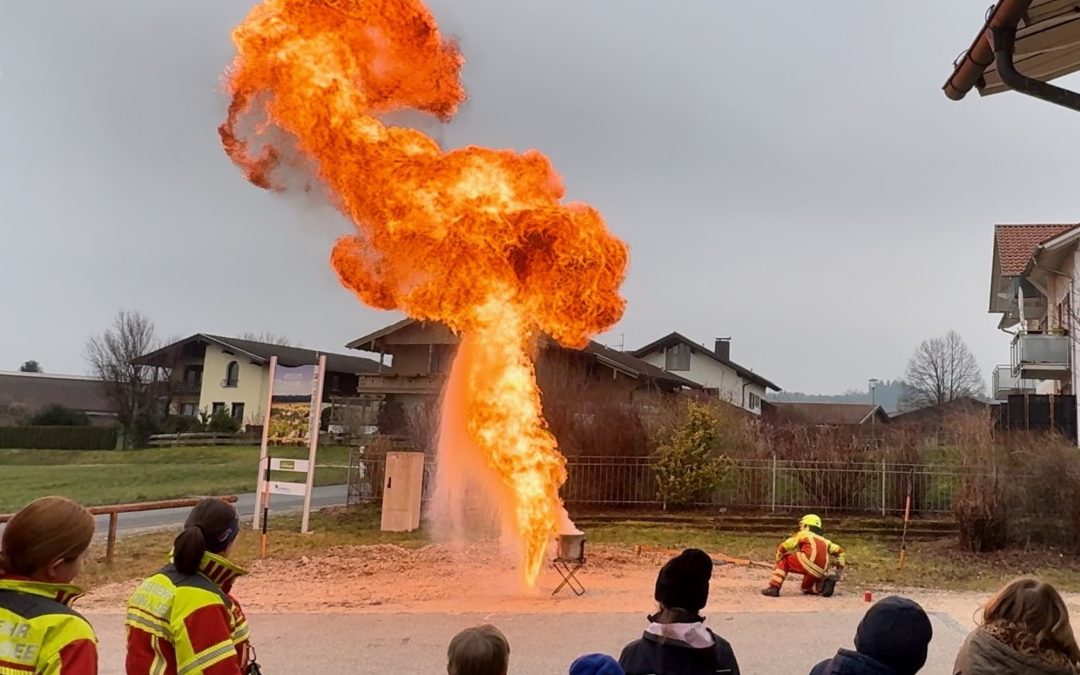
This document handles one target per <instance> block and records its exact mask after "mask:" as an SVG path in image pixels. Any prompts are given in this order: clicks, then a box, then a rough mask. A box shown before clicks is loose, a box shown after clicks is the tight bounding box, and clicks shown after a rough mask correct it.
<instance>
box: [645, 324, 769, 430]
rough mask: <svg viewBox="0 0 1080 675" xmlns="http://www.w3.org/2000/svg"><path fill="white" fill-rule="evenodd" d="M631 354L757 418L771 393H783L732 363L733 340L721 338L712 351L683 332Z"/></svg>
mask: <svg viewBox="0 0 1080 675" xmlns="http://www.w3.org/2000/svg"><path fill="white" fill-rule="evenodd" d="M631 353H632V354H633V355H634V356H635V357H637V358H639V359H641V360H642V361H645V362H646V363H648V364H651V365H653V366H655V367H657V368H660V369H662V370H664V371H665V372H668V373H672V374H677V375H679V376H681V377H684V378H686V379H688V380H691V381H693V382H696V383H698V384H699V385H701V386H702V387H703V388H704V389H705V390H706V391H707V392H708V393H710V394H713V395H715V396H717V397H718V398H720V399H721V400H723V401H726V402H728V403H730V404H732V405H734V406H737V407H739V408H742V409H743V410H746V411H749V412H751V413H753V414H755V415H760V414H761V407H762V402H763V401H764V400H765V394H766V392H767V391H768V390H770V389H771V390H772V391H780V387H778V386H776V385H775V384H773V383H772V382H770V381H769V380H767V379H765V378H764V377H762V376H761V375H758V374H757V373H755V372H754V371H752V370H750V369H749V368H744V367H743V366H740V365H739V364H737V363H735V362H734V361H732V360H731V341H730V340H726V339H718V340H716V343H715V348H713V349H709V348H708V347H705V346H704V345H701V344H698V343H696V342H694V341H693V340H690V339H689V338H687V337H685V336H684V335H682V334H680V333H669V334H668V335H665V336H664V337H662V338H660V339H659V340H655V341H653V342H650V343H649V344H647V345H645V346H644V347H642V348H640V349H637V350H635V351H633V352H631Z"/></svg>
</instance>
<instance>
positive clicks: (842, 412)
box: [770, 401, 888, 424]
mask: <svg viewBox="0 0 1080 675" xmlns="http://www.w3.org/2000/svg"><path fill="white" fill-rule="evenodd" d="M770 405H772V406H773V408H775V410H776V416H777V417H778V418H779V419H781V420H785V421H793V422H804V423H808V424H864V423H867V422H869V421H870V417H871V413H873V412H874V411H879V413H880V414H881V415H882V416H883V419H888V415H886V414H885V411H884V410H882V408H881V406H875V405H871V404H869V403H783V402H780V401H770Z"/></svg>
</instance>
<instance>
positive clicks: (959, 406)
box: [890, 397, 990, 424]
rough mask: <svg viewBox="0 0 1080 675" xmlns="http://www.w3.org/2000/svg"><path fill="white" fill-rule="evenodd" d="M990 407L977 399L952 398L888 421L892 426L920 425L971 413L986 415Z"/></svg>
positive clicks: (910, 411) (897, 415)
mask: <svg viewBox="0 0 1080 675" xmlns="http://www.w3.org/2000/svg"><path fill="white" fill-rule="evenodd" d="M989 408H990V405H989V404H988V403H986V402H985V401H980V400H979V399H977V398H969V397H963V398H954V399H953V400H951V401H946V402H945V403H942V404H940V405H931V406H927V407H925V408H918V409H916V410H909V411H908V412H904V413H899V414H896V415H893V416H892V417H891V418H890V420H891V421H892V422H893V423H894V424H910V423H915V424H921V423H923V422H939V421H943V420H945V419H947V418H949V417H951V416H954V415H963V414H971V413H979V414H986V413H987V412H988V410H989Z"/></svg>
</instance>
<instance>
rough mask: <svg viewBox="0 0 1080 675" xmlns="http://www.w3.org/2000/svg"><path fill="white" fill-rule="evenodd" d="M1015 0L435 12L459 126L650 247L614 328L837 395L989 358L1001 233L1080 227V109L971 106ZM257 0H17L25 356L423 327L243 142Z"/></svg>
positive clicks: (16, 148)
mask: <svg viewBox="0 0 1080 675" xmlns="http://www.w3.org/2000/svg"><path fill="white" fill-rule="evenodd" d="M987 2H988V0H963V1H960V0H956V1H954V2H940V1H939V0H934V1H931V0H918V1H916V0H912V1H911V2H905V3H899V4H897V3H880V2H866V1H865V0H845V1H837V2H831V3H825V4H822V3H797V2H778V3H746V2H744V3H735V2H728V1H722V0H680V1H679V2H660V1H659V0H653V1H650V2H644V1H641V0H584V1H583V0H545V2H528V3H527V2H516V1H515V2H507V1H506V0H431V2H430V6H431V7H432V10H433V11H434V12H435V14H436V16H437V18H438V20H439V22H440V25H441V26H442V28H443V30H444V32H445V33H447V34H449V35H453V36H456V37H457V38H458V39H459V40H460V42H461V46H462V49H463V50H464V53H465V56H466V59H467V64H466V66H465V68H464V71H463V77H464V80H465V84H466V86H467V88H468V90H469V93H470V97H471V100H470V102H469V103H468V105H467V106H466V107H465V108H464V109H463V110H462V112H461V114H460V115H459V117H458V118H457V119H456V120H455V121H454V122H453V123H452V124H451V125H450V126H449V127H447V128H446V129H445V130H444V131H443V132H442V137H443V139H444V140H445V142H446V143H447V144H449V145H452V146H456V145H463V144H469V143H475V144H482V145H490V146H496V147H512V148H517V149H527V148H534V147H535V148H539V149H541V150H542V151H543V152H545V153H547V154H548V155H549V156H550V157H551V158H552V160H553V162H554V164H555V166H556V167H557V169H558V170H559V171H560V173H562V175H563V176H564V178H565V182H566V185H567V187H568V192H569V196H570V197H571V198H573V199H576V200H577V199H580V200H585V201H588V202H591V203H592V204H594V205H596V206H597V207H598V208H599V209H600V210H601V211H602V213H603V214H604V216H605V217H606V219H607V222H608V224H609V226H610V227H611V229H612V230H613V231H614V232H615V233H616V234H618V235H619V236H621V237H622V238H624V239H625V240H626V241H627V242H629V244H630V248H631V264H630V272H629V277H628V279H627V281H626V284H625V285H624V292H625V295H626V297H627V298H628V300H629V305H628V308H627V311H626V315H625V317H624V319H623V321H622V323H621V324H620V325H619V326H618V327H617V328H616V330H615V331H613V332H612V333H611V334H608V335H605V336H603V337H602V341H604V342H606V343H608V344H615V345H616V346H617V345H619V344H623V343H625V345H626V346H627V347H628V348H629V347H635V346H639V345H641V344H644V343H646V342H648V341H650V340H652V339H654V338H655V337H658V336H659V335H661V334H665V333H667V332H669V331H672V330H678V331H681V332H683V333H684V334H686V335H688V336H691V337H692V338H694V339H696V340H698V341H700V342H708V343H710V344H711V342H712V339H713V338H714V337H717V336H731V337H732V338H733V339H734V340H733V347H732V355H733V358H735V360H737V361H738V362H740V363H741V364H743V365H745V366H748V367H750V368H753V369H754V370H756V371H758V372H760V373H762V374H763V375H765V376H766V377H768V378H770V379H772V380H773V381H775V382H777V383H778V384H780V385H781V386H782V387H784V388H785V389H791V390H805V391H811V392H819V393H828V392H836V391H840V390H843V389H846V388H849V387H865V386H866V380H867V378H871V377H877V378H883V379H884V378H892V377H897V376H899V375H901V374H902V371H903V368H904V364H905V362H906V360H907V357H908V356H909V355H910V353H911V352H912V351H913V350H914V348H915V347H916V345H917V344H918V342H919V341H920V340H922V339H923V338H925V337H928V336H932V335H936V334H942V333H944V332H945V331H947V330H948V329H950V328H955V329H956V330H958V331H960V332H961V334H962V335H963V336H964V338H965V339H966V340H967V341H968V343H969V344H970V345H971V346H972V348H973V349H974V351H975V353H976V355H977V356H978V358H979V361H980V363H981V364H982V365H983V367H984V368H985V369H986V370H987V371H989V369H990V368H992V367H993V365H994V364H996V363H1000V362H1003V361H1007V360H1008V341H1007V338H1006V336H1004V335H1003V334H1001V333H998V332H997V331H996V330H995V326H996V319H995V318H994V317H992V316H990V315H988V314H987V312H986V308H987V297H988V294H989V290H988V284H989V276H990V254H991V241H992V225H993V224H994V223H995V222H1058V221H1062V222H1070V221H1077V220H1080V208H1078V207H1080V205H1078V204H1077V201H1076V194H1077V190H1076V185H1077V178H1078V176H1080V153H1078V152H1077V150H1076V140H1075V139H1076V137H1077V133H1076V130H1077V127H1078V125H1080V114H1077V113H1070V112H1068V111H1066V110H1064V109H1061V108H1057V107H1055V106H1051V105H1049V104H1045V103H1041V102H1038V101H1035V100H1033V99H1029V98H1025V97H1021V96H1019V95H1016V94H1002V95H998V96H993V97H990V98H988V99H979V98H978V96H976V95H974V94H972V95H971V96H969V98H968V99H967V100H965V101H963V102H961V103H953V102H951V101H948V100H947V99H946V98H945V97H944V95H943V94H942V93H941V90H940V86H941V84H942V82H943V81H944V80H945V78H946V76H947V75H948V73H949V71H950V64H951V62H952V60H953V59H954V58H955V57H956V55H957V54H958V53H959V52H960V51H961V50H962V49H963V48H964V47H966V46H967V45H968V44H969V42H970V40H971V38H972V36H973V35H974V32H975V31H976V30H977V29H978V28H979V26H980V25H981V22H982V19H983V14H984V11H985V9H986V6H987ZM252 4H253V3H252V2H250V1H240V0H228V1H225V0H213V1H211V0H197V1H196V0H193V1H191V2H184V3H177V2H170V3H166V2H148V1H147V0H97V1H96V2H92V3H74V2H66V1H65V2H61V1H59V0H4V1H3V2H2V3H0V244H2V246H0V255H2V264H0V288H2V295H0V326H2V329H0V370H4V369H8V370H13V369H15V368H17V367H18V365H19V364H20V363H21V362H22V361H24V360H26V359H37V360H39V361H41V362H42V364H43V365H44V367H45V369H46V370H48V371H52V372H66V373H82V372H85V371H86V365H85V363H84V360H83V356H82V353H83V344H84V342H85V339H86V337H87V336H88V335H89V334H90V333H93V332H96V331H100V330H101V329H103V328H104V327H105V326H106V325H107V324H108V323H109V321H110V320H111V318H112V317H113V315H114V314H115V313H116V311H117V310H118V309H120V308H129V309H138V310H141V311H143V312H145V313H146V314H148V315H149V316H151V317H152V318H153V320H154V321H155V322H156V324H157V326H158V329H159V332H160V333H161V334H162V335H181V334H185V335H186V334H191V333H195V332H217V333H222V334H236V333H240V332H243V331H264V330H265V331H273V332H276V333H281V334H284V335H287V336H289V337H290V338H292V339H294V340H298V341H300V342H301V343H303V344H304V345H306V346H312V347H320V348H325V349H337V350H340V349H341V346H342V345H343V344H344V343H345V342H347V341H349V340H350V339H352V338H355V337H357V336H359V335H361V334H363V333H365V332H367V331H370V330H374V329H376V328H378V327H380V326H382V325H384V324H386V323H388V322H390V321H393V320H396V319H397V318H398V316H397V315H392V314H387V313H381V312H376V311H372V310H369V309H366V308H365V307H362V306H361V305H360V304H358V302H357V301H356V300H354V298H353V296H352V295H350V294H349V293H347V292H346V291H344V290H343V289H341V288H340V286H339V285H338V283H337V280H336V278H335V277H334V274H333V273H332V271H331V269H330V267H329V264H328V262H327V257H328V254H329V251H330V246H331V244H332V242H333V240H334V239H335V238H336V237H337V236H338V235H339V234H340V233H342V232H344V231H345V230H346V228H347V227H348V225H347V223H345V222H344V220H343V219H342V217H341V216H339V215H338V214H336V213H335V212H334V211H332V210H331V209H330V208H328V207H324V206H319V205H318V204H315V203H313V202H312V201H311V200H310V199H308V200H302V199H297V198H293V197H289V196H281V195H276V194H269V193H266V192H264V191H262V190H259V189H257V188H255V187H254V186H252V185H250V184H248V183H247V182H245V181H244V179H243V178H242V177H241V175H240V173H239V171H237V170H236V168H235V167H234V166H233V165H232V164H231V163H230V162H229V160H228V159H227V158H226V156H225V154H224V153H223V152H222V150H221V148H220V146H219V142H218V136H217V133H216V127H217V125H218V124H219V123H220V121H221V120H222V118H223V115H224V109H225V105H226V98H225V96H224V95H223V94H222V92H221V87H220V76H221V73H222V70H223V69H224V68H225V66H226V65H227V64H228V63H229V62H230V60H231V58H232V53H233V50H232V46H231V43H230V42H229V31H230V30H231V29H232V28H233V26H235V25H236V24H237V23H238V22H239V21H240V20H241V19H242V18H243V17H244V15H245V14H246V13H247V11H248V10H249V8H250V7H251V6H252ZM1062 82H1064V83H1065V84H1070V83H1071V84H1072V85H1074V86H1078V85H1080V82H1078V81H1077V80H1076V79H1071V80H1070V79H1066V80H1063V81H1062Z"/></svg>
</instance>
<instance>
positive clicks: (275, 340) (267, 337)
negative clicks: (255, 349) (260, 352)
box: [237, 331, 297, 347]
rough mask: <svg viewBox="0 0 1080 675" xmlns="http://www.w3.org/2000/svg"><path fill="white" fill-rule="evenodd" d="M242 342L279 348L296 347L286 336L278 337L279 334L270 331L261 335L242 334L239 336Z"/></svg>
mask: <svg viewBox="0 0 1080 675" xmlns="http://www.w3.org/2000/svg"><path fill="white" fill-rule="evenodd" d="M237 337H238V338H240V339H241V340H251V341H252V342H262V343H264V344H268V345H278V346H279V347H295V346H297V345H295V344H293V341H292V340H290V339H289V338H287V337H285V336H284V335H278V334H277V333H271V332H269V331H263V332H261V333H252V332H246V333H240V335H238V336H237Z"/></svg>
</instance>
